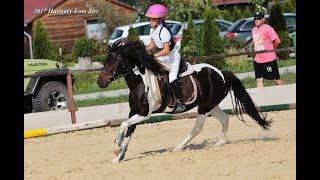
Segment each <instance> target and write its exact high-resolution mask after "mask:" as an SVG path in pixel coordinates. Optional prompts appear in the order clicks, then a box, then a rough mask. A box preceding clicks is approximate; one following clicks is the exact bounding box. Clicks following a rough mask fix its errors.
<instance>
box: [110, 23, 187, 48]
mask: <svg viewBox="0 0 320 180" xmlns="http://www.w3.org/2000/svg"><path fill="white" fill-rule="evenodd" d="M166 23H167V27H168V28H169V29H170V30H171V28H172V26H173V25H175V24H178V25H179V24H181V22H179V21H171V20H166ZM130 26H132V27H133V28H134V29H135V30H136V31H137V33H138V34H139V38H140V39H141V40H142V41H143V43H144V44H145V45H148V44H149V43H150V36H149V34H150V22H149V21H145V22H138V23H134V24H128V25H125V26H120V27H116V28H115V29H114V31H113V33H112V35H111V37H110V39H109V41H108V44H109V45H112V44H113V43H114V42H115V41H117V40H118V39H120V38H125V37H127V36H128V34H129V28H130ZM171 32H172V31H171ZM172 35H175V34H173V33H172Z"/></svg>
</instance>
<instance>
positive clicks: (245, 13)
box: [243, 6, 254, 17]
mask: <svg viewBox="0 0 320 180" xmlns="http://www.w3.org/2000/svg"><path fill="white" fill-rule="evenodd" d="M252 14H254V13H252V12H251V11H250V9H249V6H247V7H246V9H245V10H244V11H243V17H251V16H252Z"/></svg>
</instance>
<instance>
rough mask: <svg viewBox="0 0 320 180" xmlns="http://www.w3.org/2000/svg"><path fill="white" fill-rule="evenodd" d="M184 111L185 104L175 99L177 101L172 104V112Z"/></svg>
mask: <svg viewBox="0 0 320 180" xmlns="http://www.w3.org/2000/svg"><path fill="white" fill-rule="evenodd" d="M184 111H186V107H185V105H183V104H181V103H180V102H179V101H177V102H176V103H175V104H174V108H173V112H174V113H181V112H184Z"/></svg>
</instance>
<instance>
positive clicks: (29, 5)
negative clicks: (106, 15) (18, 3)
mask: <svg viewBox="0 0 320 180" xmlns="http://www.w3.org/2000/svg"><path fill="white" fill-rule="evenodd" d="M64 1H66V0H24V23H25V24H28V23H30V22H32V21H33V20H35V19H36V18H38V17H39V16H41V15H43V14H44V13H36V12H35V9H38V10H41V9H45V8H54V7H55V6H57V5H59V4H61V3H62V2H64ZM106 1H110V2H112V3H115V4H117V5H119V6H123V7H125V8H127V9H130V10H133V11H134V10H135V8H133V7H132V6H129V5H128V4H126V3H123V2H120V1H118V0H106Z"/></svg>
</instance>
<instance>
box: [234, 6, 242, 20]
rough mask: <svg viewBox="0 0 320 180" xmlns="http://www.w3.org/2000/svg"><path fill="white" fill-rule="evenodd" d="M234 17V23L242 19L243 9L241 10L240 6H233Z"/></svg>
mask: <svg viewBox="0 0 320 180" xmlns="http://www.w3.org/2000/svg"><path fill="white" fill-rule="evenodd" d="M232 17H233V22H235V21H237V20H238V19H241V18H242V12H241V9H239V8H238V6H233V11H232Z"/></svg>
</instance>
